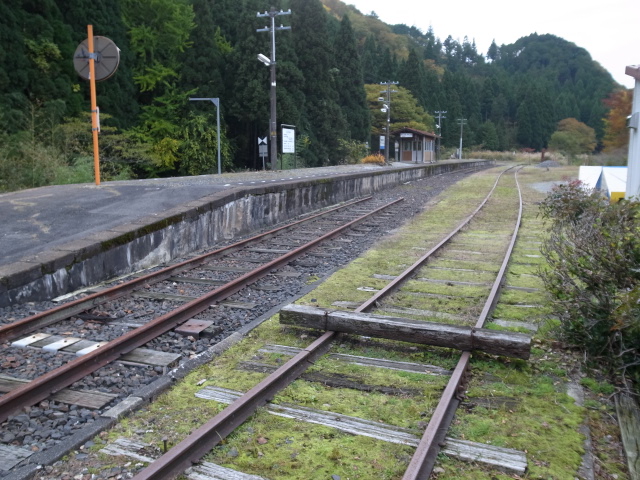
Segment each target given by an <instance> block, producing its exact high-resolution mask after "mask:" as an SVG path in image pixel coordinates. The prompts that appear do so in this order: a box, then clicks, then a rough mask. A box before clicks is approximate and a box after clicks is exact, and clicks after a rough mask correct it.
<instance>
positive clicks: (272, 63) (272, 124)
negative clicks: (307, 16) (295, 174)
mask: <svg viewBox="0 0 640 480" xmlns="http://www.w3.org/2000/svg"><path fill="white" fill-rule="evenodd" d="M279 15H291V9H289V10H287V11H286V12H285V11H282V10H280V11H279V12H277V11H276V9H275V7H271V10H269V11H268V12H264V13H260V12H258V13H257V17H258V18H261V17H270V18H271V27H264V28H258V29H257V30H256V32H269V33H271V58H268V57H267V56H265V55H262V54H261V53H259V54H258V60H260V61H261V62H262V63H264V64H265V65H267V66H268V67H271V89H270V95H271V116H270V120H269V137H270V141H271V146H270V149H271V169H272V170H275V169H276V168H277V167H278V163H277V162H278V128H277V125H276V30H291V27H284V26H282V25H280V26H279V27H276V17H277V16H279Z"/></svg>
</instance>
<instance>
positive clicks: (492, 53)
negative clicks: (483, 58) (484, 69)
mask: <svg viewBox="0 0 640 480" xmlns="http://www.w3.org/2000/svg"><path fill="white" fill-rule="evenodd" d="M487 58H488V59H489V60H491V61H492V62H495V61H496V60H498V59H499V58H500V49H499V48H498V45H496V40H495V39H493V40H492V41H491V45H489V50H488V51H487Z"/></svg>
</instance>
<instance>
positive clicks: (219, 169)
mask: <svg viewBox="0 0 640 480" xmlns="http://www.w3.org/2000/svg"><path fill="white" fill-rule="evenodd" d="M203 100H204V101H210V102H211V103H213V104H214V105H215V106H216V122H217V125H218V175H221V174H222V163H221V162H220V99H219V98H189V101H190V102H198V101H203Z"/></svg>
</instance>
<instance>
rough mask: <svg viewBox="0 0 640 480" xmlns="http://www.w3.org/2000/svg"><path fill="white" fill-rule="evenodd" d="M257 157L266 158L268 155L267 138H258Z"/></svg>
mask: <svg viewBox="0 0 640 480" xmlns="http://www.w3.org/2000/svg"><path fill="white" fill-rule="evenodd" d="M258 155H259V156H261V157H266V156H268V155H269V151H268V146H267V137H264V138H260V137H258Z"/></svg>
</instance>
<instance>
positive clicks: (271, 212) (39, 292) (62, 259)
mask: <svg viewBox="0 0 640 480" xmlns="http://www.w3.org/2000/svg"><path fill="white" fill-rule="evenodd" d="M488 163H491V162H486V161H474V160H468V161H462V162H458V161H447V162H440V163H437V164H405V163H396V164H393V165H392V166H387V167H379V166H368V165H345V166H337V167H323V168H313V169H298V170H286V171H265V172H246V173H235V174H223V175H204V176H198V177H177V178H164V179H149V180H132V181H120V182H103V183H102V184H101V185H100V186H96V185H94V184H76V185H57V186H51V187H42V188H36V189H30V190H23V191H19V192H12V193H6V194H0V218H2V222H0V252H2V255H1V256H0V307H3V306H7V305H11V304H15V303H24V302H27V301H41V300H47V299H50V298H53V297H56V296H58V295H62V294H64V293H68V292H70V291H74V290H76V289H78V288H82V287H84V286H88V285H92V284H95V283H98V282H100V281H104V280H106V279H108V278H113V277H115V276H118V275H123V274H126V273H130V272H132V271H136V270H139V269H142V268H147V267H149V266H152V265H157V264H159V263H162V262H166V261H169V260H171V259H172V258H176V257H179V256H181V255H185V254H187V253H190V252H193V251H197V250H200V249H202V248H206V247H210V246H212V245H215V244H216V243H217V242H220V241H221V240H228V239H233V238H235V237H237V236H241V235H245V234H247V233H249V232H250V231H252V230H255V229H257V228H262V227H264V226H269V225H273V224H276V223H279V222H282V221H285V220H287V219H289V218H292V217H294V216H297V215H300V214H302V213H306V212H308V211H311V210H314V209H317V208H322V207H326V206H329V205H332V204H335V203H339V202H342V201H346V200H350V199H352V198H355V197H360V196H365V195H369V194H371V193H374V192H375V191H377V190H381V189H384V188H389V187H392V186H394V185H397V184H398V183H401V182H404V181H409V180H415V179H418V178H422V177H426V176H431V175H436V174H440V173H446V172H449V171H453V170H458V169H462V168H471V167H481V166H484V165H486V164H488Z"/></svg>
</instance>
